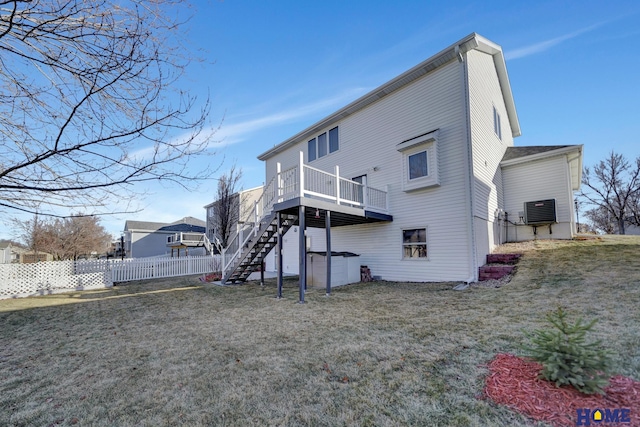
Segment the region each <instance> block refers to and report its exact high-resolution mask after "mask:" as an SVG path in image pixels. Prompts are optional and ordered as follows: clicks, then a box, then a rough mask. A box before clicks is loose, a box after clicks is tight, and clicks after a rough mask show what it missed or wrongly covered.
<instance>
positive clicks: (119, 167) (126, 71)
mask: <svg viewBox="0 0 640 427" xmlns="http://www.w3.org/2000/svg"><path fill="white" fill-rule="evenodd" d="M185 6H188V5H187V4H186V3H185V2H184V1H181V0H124V1H117V0H14V1H0V209H3V210H5V211H14V212H16V211H25V212H32V213H34V212H36V211H38V212H39V213H40V214H44V215H48V214H55V213H57V212H60V210H62V211H64V212H67V213H68V212H72V211H74V210H75V209H83V210H84V209H87V207H92V208H93V209H94V212H92V213H108V212H113V211H114V210H130V209H131V208H128V207H127V206H128V204H127V203H128V202H130V201H132V200H135V198H136V197H137V196H138V195H139V194H140V193H141V192H143V190H140V189H138V188H136V189H132V185H131V184H135V183H141V182H150V181H154V182H155V181H158V180H160V181H170V182H175V183H177V184H179V185H181V186H184V187H190V186H191V185H193V184H194V183H197V182H198V180H200V179H203V178H207V177H209V176H210V174H211V171H209V170H206V169H204V170H198V169H194V168H193V167H192V163H191V162H190V160H192V159H193V158H194V157H195V156H199V155H205V154H208V145H209V142H210V136H211V135H210V134H209V133H207V132H204V130H205V129H206V128H207V116H208V112H209V103H208V100H204V102H203V103H202V104H201V105H200V106H199V107H198V106H197V104H196V99H195V98H194V97H192V96H189V95H188V94H186V93H185V92H184V91H183V90H181V88H180V86H179V85H178V84H179V80H180V77H181V76H182V75H183V74H184V72H185V67H186V66H187V65H188V64H189V62H190V60H191V54H190V53H189V52H190V50H189V49H188V47H187V46H186V45H185V43H184V40H185V38H184V36H183V34H184V28H183V27H184V25H183V24H184V23H185V22H186V20H187V18H188V17H187V16H182V14H183V13H184V11H185V10H187V9H188V8H187V7H185ZM114 200H118V201H119V202H120V203H119V204H120V207H119V208H117V209H116V208H114V207H113V206H114ZM122 206H124V208H123V207H122Z"/></svg>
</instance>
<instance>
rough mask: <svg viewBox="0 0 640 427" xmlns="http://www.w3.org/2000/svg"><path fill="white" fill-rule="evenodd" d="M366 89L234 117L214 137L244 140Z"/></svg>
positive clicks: (341, 102)
mask: <svg viewBox="0 0 640 427" xmlns="http://www.w3.org/2000/svg"><path fill="white" fill-rule="evenodd" d="M365 91H366V89H365V88H353V89H348V90H344V91H343V92H342V93H341V94H340V95H337V96H334V97H330V98H326V99H323V100H320V101H317V102H313V103H310V104H307V105H300V106H296V107H292V108H289V109H285V110H282V111H277V112H274V113H270V114H266V115H264V116H261V117H255V118H252V119H249V120H245V121H238V122H234V121H233V119H229V122H230V123H229V124H224V123H223V124H222V126H221V127H220V129H219V130H218V131H217V133H216V137H215V138H214V139H215V140H216V141H220V142H221V143H222V145H223V146H226V145H231V144H235V143H238V142H242V141H244V140H245V139H246V137H247V135H251V134H253V133H255V132H258V131H261V130H263V129H267V128H271V127H274V126H278V125H282V124H286V123H291V122H293V121H296V120H299V119H303V118H305V117H312V116H317V115H318V114H321V113H323V112H325V111H327V110H330V109H335V108H339V107H341V106H342V105H345V104H346V103H347V102H350V101H352V100H354V99H355V98H357V97H358V96H360V95H362V94H363V93H364V92H365Z"/></svg>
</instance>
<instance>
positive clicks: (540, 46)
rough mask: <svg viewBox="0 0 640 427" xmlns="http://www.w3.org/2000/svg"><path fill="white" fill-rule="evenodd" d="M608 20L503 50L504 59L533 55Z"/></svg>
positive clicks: (593, 28) (586, 31)
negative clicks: (516, 47)
mask: <svg viewBox="0 0 640 427" xmlns="http://www.w3.org/2000/svg"><path fill="white" fill-rule="evenodd" d="M608 22H609V21H604V22H600V23H597V24H594V25H590V26H588V27H586V28H582V29H580V30H577V31H574V32H572V33H569V34H565V35H562V36H559V37H555V38H552V39H549V40H545V41H543V42H539V43H535V44H532V45H529V46H525V47H522V48H519V49H515V50H511V51H508V52H505V55H504V56H505V59H508V60H509V59H518V58H524V57H527V56H531V55H535V54H536V53H541V52H544V51H547V50H549V49H551V48H552V47H554V46H557V45H559V44H560V43H563V42H565V41H567V40H571V39H573V38H576V37H578V36H580V35H582V34H585V33H588V32H590V31H593V30H595V29H596V28H598V27H601V26H603V25H604V24H606V23H608Z"/></svg>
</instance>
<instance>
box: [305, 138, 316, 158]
mask: <svg viewBox="0 0 640 427" xmlns="http://www.w3.org/2000/svg"><path fill="white" fill-rule="evenodd" d="M307 153H308V154H307V161H308V162H312V161H314V160H315V159H316V139H315V138H313V139H311V140H309V142H308V147H307Z"/></svg>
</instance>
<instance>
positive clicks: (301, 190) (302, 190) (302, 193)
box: [298, 151, 304, 198]
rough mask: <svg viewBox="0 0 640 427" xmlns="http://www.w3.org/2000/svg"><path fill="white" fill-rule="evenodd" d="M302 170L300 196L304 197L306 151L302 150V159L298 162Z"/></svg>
mask: <svg viewBox="0 0 640 427" xmlns="http://www.w3.org/2000/svg"><path fill="white" fill-rule="evenodd" d="M298 164H299V168H300V171H299V172H298V173H299V175H300V197H301V198H302V197H304V153H303V152H302V151H301V152H300V161H299V162H298Z"/></svg>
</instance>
